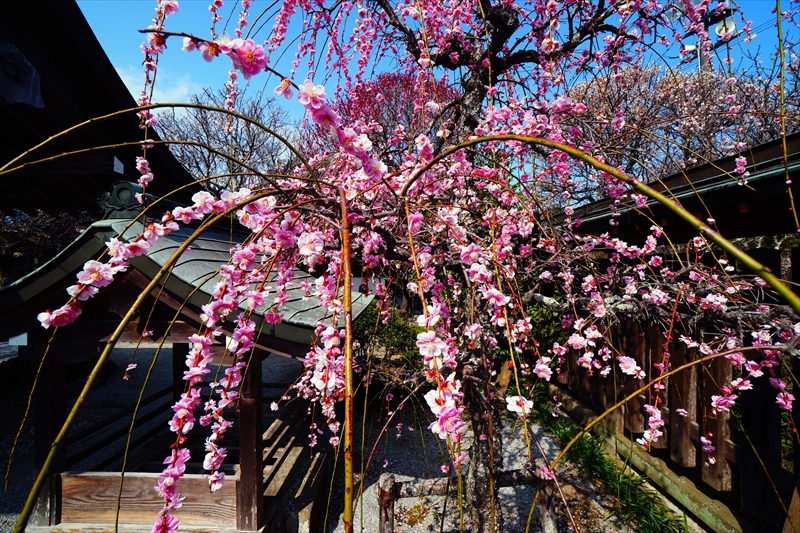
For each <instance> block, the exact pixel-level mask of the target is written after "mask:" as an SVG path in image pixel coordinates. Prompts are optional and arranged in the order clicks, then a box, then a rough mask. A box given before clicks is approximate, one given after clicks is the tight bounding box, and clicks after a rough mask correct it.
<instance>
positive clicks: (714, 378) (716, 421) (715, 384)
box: [703, 358, 733, 491]
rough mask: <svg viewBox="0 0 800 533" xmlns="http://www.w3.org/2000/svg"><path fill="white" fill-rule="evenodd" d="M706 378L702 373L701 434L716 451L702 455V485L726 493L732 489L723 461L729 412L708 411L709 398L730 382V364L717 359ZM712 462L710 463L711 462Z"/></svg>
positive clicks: (709, 408)
mask: <svg viewBox="0 0 800 533" xmlns="http://www.w3.org/2000/svg"><path fill="white" fill-rule="evenodd" d="M708 370H709V373H710V375H709V374H706V373H705V372H704V373H703V378H704V379H705V380H706V382H705V384H704V386H703V391H704V396H705V402H706V409H707V413H708V414H707V416H705V417H704V420H703V433H704V434H705V435H704V436H705V437H706V438H708V439H709V440H710V441H711V442H712V443H713V444H714V447H715V448H716V449H715V450H714V451H713V452H703V481H704V482H705V483H707V484H708V486H710V487H711V488H713V489H714V490H719V491H729V490H731V488H732V486H733V478H732V475H731V467H730V465H729V464H728V461H727V460H726V459H725V452H724V450H725V440H726V439H728V438H730V436H731V427H730V417H731V413H730V411H717V412H716V414H715V413H713V412H712V410H711V396H712V394H719V387H720V385H722V384H724V383H730V382H731V377H732V376H731V374H732V372H731V370H732V369H731V363H730V361H728V360H727V359H722V358H717V359H714V360H713V361H711V363H710V364H709V368H708ZM712 458H713V459H712Z"/></svg>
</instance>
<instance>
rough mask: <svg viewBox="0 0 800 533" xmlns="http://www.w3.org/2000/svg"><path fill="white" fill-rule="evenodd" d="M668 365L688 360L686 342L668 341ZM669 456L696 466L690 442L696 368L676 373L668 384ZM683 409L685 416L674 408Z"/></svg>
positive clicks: (674, 365)
mask: <svg viewBox="0 0 800 533" xmlns="http://www.w3.org/2000/svg"><path fill="white" fill-rule="evenodd" d="M671 359H672V368H677V367H679V366H681V365H683V364H686V363H688V362H689V353H688V350H687V349H686V345H685V344H684V343H682V342H681V341H678V340H676V341H673V342H672V358H671ZM668 390H669V405H670V409H671V411H670V416H669V456H670V458H671V459H672V460H673V461H675V462H676V463H678V464H679V465H681V466H686V467H695V466H697V448H695V445H694V443H693V442H692V424H693V423H696V422H697V368H696V367H694V366H693V367H691V368H688V369H686V370H684V371H683V372H678V373H677V374H675V375H674V376H672V378H671V379H670V384H669V389H668ZM678 409H683V410H684V411H686V414H687V416H685V417H684V416H681V415H680V414H678V412H677V410H678Z"/></svg>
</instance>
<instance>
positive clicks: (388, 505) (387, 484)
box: [378, 472, 394, 533]
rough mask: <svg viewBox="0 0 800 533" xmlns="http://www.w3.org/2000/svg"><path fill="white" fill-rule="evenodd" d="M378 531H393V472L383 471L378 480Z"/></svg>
mask: <svg viewBox="0 0 800 533" xmlns="http://www.w3.org/2000/svg"><path fill="white" fill-rule="evenodd" d="M378 509H379V512H378V514H379V517H378V520H379V522H378V532H379V533H394V474H390V473H388V472H384V473H383V474H381V477H380V479H379V480H378Z"/></svg>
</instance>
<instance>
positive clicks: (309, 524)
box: [285, 452, 331, 533]
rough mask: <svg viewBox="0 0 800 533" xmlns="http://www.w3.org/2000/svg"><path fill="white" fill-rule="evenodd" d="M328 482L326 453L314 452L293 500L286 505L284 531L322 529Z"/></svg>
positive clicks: (309, 532) (301, 532)
mask: <svg viewBox="0 0 800 533" xmlns="http://www.w3.org/2000/svg"><path fill="white" fill-rule="evenodd" d="M330 483H331V476H330V465H329V458H328V454H327V453H325V452H322V453H316V454H314V457H313V458H312V459H311V464H310V465H309V467H308V470H307V471H306V475H305V477H303V481H302V482H301V484H300V487H299V488H298V489H297V493H296V494H295V497H294V500H293V501H291V502H289V505H288V507H287V510H286V517H285V523H286V533H314V532H315V531H321V530H322V529H321V528H322V523H321V521H322V518H323V517H324V516H325V513H326V510H327V508H328V498H327V494H328V493H329V492H330V491H329V489H330Z"/></svg>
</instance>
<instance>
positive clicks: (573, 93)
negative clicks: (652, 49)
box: [566, 64, 800, 201]
mask: <svg viewBox="0 0 800 533" xmlns="http://www.w3.org/2000/svg"><path fill="white" fill-rule="evenodd" d="M764 75H767V76H768V78H767V79H765V78H764V77H763V76H764ZM797 83H798V80H797V72H796V70H791V69H790V70H788V74H787V87H794V86H796V85H797ZM568 94H569V97H570V98H571V99H573V100H575V101H579V102H582V103H583V104H584V105H585V106H586V111H584V112H582V113H581V114H580V115H577V114H576V115H574V116H572V117H570V118H569V119H568V120H566V123H567V124H570V125H572V126H574V127H577V128H580V130H581V131H582V132H583V133H582V135H583V136H584V137H585V138H586V139H587V140H589V141H590V142H591V143H592V146H593V147H595V148H594V150H595V153H596V154H599V155H601V156H602V157H603V159H604V160H605V161H606V162H607V163H609V164H610V165H612V166H614V167H619V168H622V169H624V171H625V172H626V173H627V174H629V175H631V176H634V177H636V178H637V179H639V180H642V181H643V182H645V183H649V182H652V181H655V180H657V179H663V178H666V177H667V176H670V175H672V174H675V173H677V172H679V171H681V170H685V169H688V168H691V167H694V166H697V165H701V164H704V163H707V162H710V161H714V160H716V159H720V158H723V157H726V156H730V155H738V154H741V153H742V152H743V151H745V149H746V148H747V147H750V146H758V145H761V144H764V143H767V142H769V141H772V140H775V139H778V138H780V136H781V123H780V121H779V120H778V119H777V117H779V116H780V113H781V111H780V109H781V108H780V99H779V96H778V95H779V90H778V81H777V75H776V73H775V70H774V68H773V70H772V71H771V72H769V73H766V72H764V71H763V70H762V71H761V73H760V74H759V73H757V71H756V69H752V70H749V71H747V72H741V73H737V74H736V75H735V76H733V75H729V74H725V73H721V72H718V71H717V72H704V73H698V72H696V71H689V72H684V71H681V70H669V69H665V68H664V67H662V66H659V65H656V64H651V65H648V66H646V67H644V68H624V69H620V70H619V71H617V72H613V73H612V72H609V73H606V74H605V75H602V76H597V77H595V78H593V79H591V80H590V81H582V82H579V83H577V84H575V85H574V86H573V87H571V88H570V89H569V91H568ZM734 102H735V103H736V105H735V109H732V103H734ZM617 114H620V116H623V117H624V121H625V127H624V128H617V127H615V125H614V124H612V121H613V119H614V117H615V116H616V115H617ZM785 114H786V117H787V120H786V133H787V134H790V133H794V132H796V131H798V130H800V95H798V93H797V92H791V91H788V92H787V93H786V100H785ZM583 183H584V184H585V185H586V188H585V190H584V191H583V194H581V192H580V191H575V192H576V195H575V196H576V199H577V200H578V201H586V200H588V201H591V200H596V199H598V198H602V197H604V196H605V192H604V191H602V190H598V188H597V185H598V184H597V182H596V181H595V182H592V180H591V179H590V176H589V175H588V174H587V175H586V177H585V180H584V181H583Z"/></svg>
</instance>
